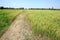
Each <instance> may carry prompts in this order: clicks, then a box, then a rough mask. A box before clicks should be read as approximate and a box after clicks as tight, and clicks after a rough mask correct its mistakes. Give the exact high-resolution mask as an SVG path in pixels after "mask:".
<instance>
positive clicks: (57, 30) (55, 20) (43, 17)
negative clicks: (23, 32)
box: [26, 10, 60, 40]
mask: <svg viewBox="0 0 60 40" xmlns="http://www.w3.org/2000/svg"><path fill="white" fill-rule="evenodd" d="M26 16H27V22H28V23H29V24H30V26H31V28H32V31H33V34H35V35H38V36H39V35H42V36H43V35H45V36H47V37H50V38H51V40H60V11H58V10H29V13H28V14H27V15H26Z"/></svg>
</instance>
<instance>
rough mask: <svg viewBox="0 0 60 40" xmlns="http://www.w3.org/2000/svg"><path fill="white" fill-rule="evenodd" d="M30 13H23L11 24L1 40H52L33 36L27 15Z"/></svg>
mask: <svg viewBox="0 0 60 40" xmlns="http://www.w3.org/2000/svg"><path fill="white" fill-rule="evenodd" d="M28 12H29V11H24V12H23V13H21V14H20V15H19V16H17V18H16V19H15V21H14V22H13V23H12V24H11V26H10V28H9V29H8V30H7V31H6V33H4V35H3V36H2V37H1V39H0V40H50V39H49V38H47V37H46V36H43V37H41V36H40V37H38V36H34V35H33V34H32V30H31V29H30V26H29V25H28V23H27V22H26V20H25V18H26V14H27V13H28Z"/></svg>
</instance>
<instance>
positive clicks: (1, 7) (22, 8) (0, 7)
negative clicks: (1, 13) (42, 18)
mask: <svg viewBox="0 0 60 40" xmlns="http://www.w3.org/2000/svg"><path fill="white" fill-rule="evenodd" d="M0 9H21V10H24V9H26V10H27V9H28V10H60V9H55V8H53V7H52V8H24V7H20V8H12V7H3V6H0Z"/></svg>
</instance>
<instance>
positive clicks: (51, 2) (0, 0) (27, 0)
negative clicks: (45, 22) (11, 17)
mask: <svg viewBox="0 0 60 40" xmlns="http://www.w3.org/2000/svg"><path fill="white" fill-rule="evenodd" d="M0 6H5V7H15V8H17V7H25V8H51V7H54V8H60V0H0Z"/></svg>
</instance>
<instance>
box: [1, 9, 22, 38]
mask: <svg viewBox="0 0 60 40" xmlns="http://www.w3.org/2000/svg"><path fill="white" fill-rule="evenodd" d="M21 12H22V10H0V37H1V36H2V34H3V33H4V32H5V31H6V30H7V29H8V28H9V25H10V24H11V23H12V22H13V20H14V19H15V18H16V16H17V15H18V14H20V13H21Z"/></svg>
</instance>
